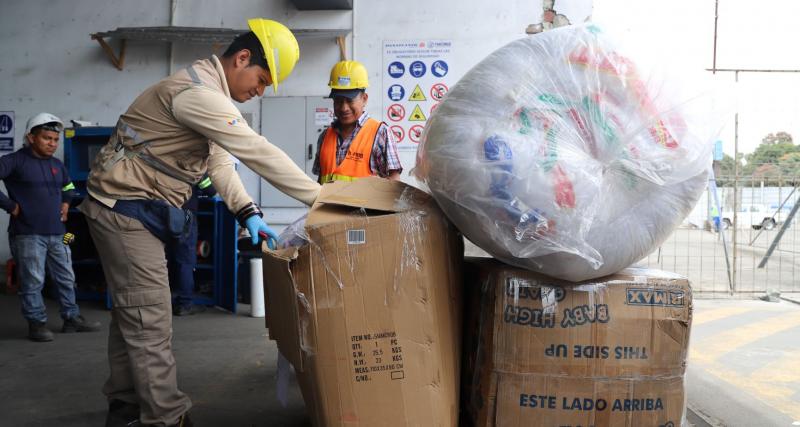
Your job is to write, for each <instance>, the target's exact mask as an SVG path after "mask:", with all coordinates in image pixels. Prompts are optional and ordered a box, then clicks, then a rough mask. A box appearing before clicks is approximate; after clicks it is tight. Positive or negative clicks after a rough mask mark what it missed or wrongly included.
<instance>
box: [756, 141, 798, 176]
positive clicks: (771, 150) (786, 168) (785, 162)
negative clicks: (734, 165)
mask: <svg viewBox="0 0 800 427" xmlns="http://www.w3.org/2000/svg"><path fill="white" fill-rule="evenodd" d="M797 153H800V146H797V145H794V143H793V139H792V136H791V135H790V134H788V133H786V132H777V133H770V134H769V135H767V136H765V137H764V138H763V139H762V140H761V144H760V145H759V146H758V147H757V148H756V150H755V151H753V152H752V153H750V154H747V155H745V160H747V164H746V165H745V166H744V169H743V170H742V174H741V176H745V177H750V176H752V177H756V178H759V179H761V180H766V181H772V180H777V179H778V177H781V176H782V177H786V178H789V177H790V176H792V175H794V174H796V173H797V172H798V160H799V159H798V156H795V155H794V154H797Z"/></svg>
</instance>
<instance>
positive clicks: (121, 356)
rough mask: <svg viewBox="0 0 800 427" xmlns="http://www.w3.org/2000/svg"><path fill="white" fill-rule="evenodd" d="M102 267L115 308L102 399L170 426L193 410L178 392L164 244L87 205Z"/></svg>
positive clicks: (135, 225)
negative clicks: (134, 407)
mask: <svg viewBox="0 0 800 427" xmlns="http://www.w3.org/2000/svg"><path fill="white" fill-rule="evenodd" d="M79 209H80V210H81V212H83V213H84V215H85V216H86V221H87V223H88V224H89V231H90V233H91V235H92V240H94V244H95V247H96V248H97V252H98V254H99V255H100V260H101V262H102V264H103V273H104V274H105V278H106V283H107V284H108V292H110V295H111V301H112V304H113V308H112V311H111V324H110V328H109V329H110V331H109V334H108V362H109V367H110V369H111V373H110V375H109V377H108V380H107V381H106V384H105V386H104V387H103V393H105V395H106V396H107V397H108V399H109V400H111V399H118V400H122V401H125V402H129V403H134V404H138V405H139V406H140V407H141V415H140V420H141V422H142V423H144V424H155V425H161V424H163V425H171V424H175V423H176V422H178V419H179V418H180V416H181V415H183V414H184V413H185V412H186V411H188V410H189V408H191V406H192V402H191V401H190V400H189V397H188V396H186V395H185V394H184V393H183V392H181V391H180V390H178V382H177V378H176V366H175V358H174V357H173V355H172V304H171V298H170V290H169V279H168V276H167V261H166V258H165V257H164V244H163V243H162V242H161V241H160V240H158V238H156V237H155V236H153V234H151V233H150V232H149V231H147V229H145V228H144V226H143V225H142V223H141V222H139V221H138V220H136V219H133V218H129V217H127V216H124V215H120V214H118V213H116V212H113V211H112V210H110V209H107V208H105V207H103V206H101V205H100V204H98V203H97V202H95V201H93V200H91V199H88V198H87V199H86V200H85V201H84V202H83V203H82V204H81V205H80V207H79Z"/></svg>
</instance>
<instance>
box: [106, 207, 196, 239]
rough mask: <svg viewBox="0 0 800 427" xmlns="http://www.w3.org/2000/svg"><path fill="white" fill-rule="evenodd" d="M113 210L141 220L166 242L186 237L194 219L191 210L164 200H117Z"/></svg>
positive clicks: (148, 228) (145, 226)
mask: <svg viewBox="0 0 800 427" xmlns="http://www.w3.org/2000/svg"><path fill="white" fill-rule="evenodd" d="M112 210H113V211H114V212H116V213H118V214H121V215H125V216H128V217H131V218H135V219H137V220H139V221H140V222H141V223H142V225H144V228H146V229H147V230H148V231H150V232H151V233H153V235H154V236H156V237H157V238H158V239H159V240H161V241H162V242H164V243H175V242H180V241H181V240H183V239H185V238H186V236H188V234H189V230H191V227H192V222H193V221H194V216H193V215H192V213H191V212H190V211H188V210H186V209H180V208H176V207H174V206H172V205H170V204H169V203H167V202H165V201H163V200H117V202H116V204H115V205H114V208H112Z"/></svg>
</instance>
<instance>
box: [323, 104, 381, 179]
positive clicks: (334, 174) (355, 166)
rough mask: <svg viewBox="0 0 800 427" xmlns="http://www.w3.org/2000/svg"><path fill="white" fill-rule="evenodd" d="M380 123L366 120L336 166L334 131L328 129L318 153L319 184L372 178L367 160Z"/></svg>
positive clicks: (335, 137) (335, 136)
mask: <svg viewBox="0 0 800 427" xmlns="http://www.w3.org/2000/svg"><path fill="white" fill-rule="evenodd" d="M380 126H381V122H379V121H377V120H375V119H367V121H366V122H365V123H364V126H362V127H361V129H359V130H358V134H357V135H356V136H355V137H354V138H353V141H352V142H350V147H349V148H348V149H347V155H345V157H344V160H342V163H340V164H339V165H338V166H337V165H336V142H337V141H336V139H337V135H336V130H335V129H334V128H333V126H331V127H329V128H328V130H327V132H326V133H325V138H324V139H323V140H322V147H321V148H320V152H319V168H320V169H319V178H320V179H319V182H321V183H323V184H325V183H327V182H333V181H355V180H356V179H358V178H364V177H368V176H372V170H371V169H370V167H369V159H370V157H372V146H373V145H374V144H375V136H376V135H377V134H378V128H380Z"/></svg>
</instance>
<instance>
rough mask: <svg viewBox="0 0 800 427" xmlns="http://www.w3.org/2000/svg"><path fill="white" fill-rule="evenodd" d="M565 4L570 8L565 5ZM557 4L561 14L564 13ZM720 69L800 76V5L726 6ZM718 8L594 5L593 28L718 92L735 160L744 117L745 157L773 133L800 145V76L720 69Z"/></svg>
mask: <svg viewBox="0 0 800 427" xmlns="http://www.w3.org/2000/svg"><path fill="white" fill-rule="evenodd" d="M562 1H563V0H562ZM558 2H559V0H556V9H558ZM718 3H719V9H718V10H719V13H718V22H717V54H716V58H717V60H716V63H717V68H718V69H725V68H728V69H734V68H739V69H743V68H748V69H793V70H800V54H798V51H800V49H799V48H798V46H797V44H798V41H800V37H798V36H800V25H798V22H797V17H798V16H800V1H798V0H761V1H759V2H750V1H744V0H719V2H718ZM714 7H715V1H714V0H658V1H656V0H645V1H638V2H634V1H630V0H594V1H593V10H592V20H594V21H596V22H600V23H603V24H605V25H606V26H608V25H613V26H614V29H615V30H616V31H618V32H620V33H621V34H624V35H625V37H624V42H625V43H628V44H630V45H632V46H636V47H637V48H639V49H648V47H651V46H658V48H657V49H655V51H656V52H658V53H659V54H660V55H661V56H662V60H664V61H666V62H671V63H674V64H676V65H678V64H679V65H680V66H681V67H683V68H685V69H686V70H689V71H690V72H691V73H694V74H693V75H694V76H695V77H697V78H696V79H692V80H695V81H693V82H689V81H688V79H687V80H684V81H682V82H681V83H686V84H688V85H689V86H691V85H698V86H699V87H711V86H710V85H713V87H714V88H715V90H716V93H715V95H714V96H715V99H716V100H717V105H718V107H719V108H718V109H717V111H718V112H719V113H720V115H721V117H722V118H723V119H722V123H723V126H724V127H723V129H722V131H721V135H720V139H721V140H722V141H723V151H725V152H726V153H727V154H729V155H733V153H734V140H735V138H734V135H735V132H734V129H735V126H734V122H735V120H734V117H735V116H736V113H737V112H738V115H739V127H738V134H739V138H738V140H739V152H740V153H749V152H752V151H753V150H754V149H755V148H756V147H757V146H758V144H760V143H761V139H762V138H763V137H764V136H766V135H767V134H769V133H774V132H779V131H786V132H789V133H790V134H791V135H792V136H793V137H794V138H795V143H800V120H798V116H799V115H800V73H739V82H738V83H736V82H735V75H734V73H729V72H718V73H717V74H716V75H711V76H709V75H710V74H711V72H709V71H704V70H705V69H710V68H712V64H713V50H714V49H713V48H714Z"/></svg>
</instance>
